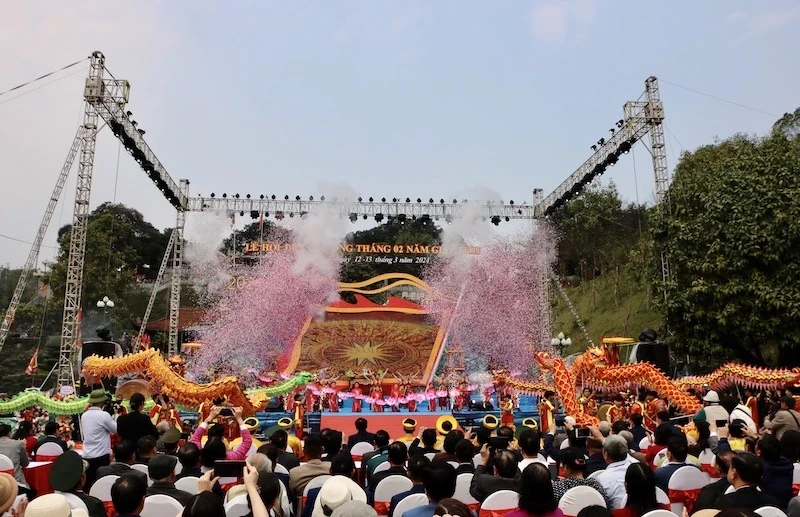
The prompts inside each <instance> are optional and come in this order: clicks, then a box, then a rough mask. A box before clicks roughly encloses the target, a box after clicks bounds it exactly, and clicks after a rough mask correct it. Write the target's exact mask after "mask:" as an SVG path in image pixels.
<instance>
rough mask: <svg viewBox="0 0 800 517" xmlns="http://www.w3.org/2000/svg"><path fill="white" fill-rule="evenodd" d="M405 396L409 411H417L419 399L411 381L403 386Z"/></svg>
mask: <svg viewBox="0 0 800 517" xmlns="http://www.w3.org/2000/svg"><path fill="white" fill-rule="evenodd" d="M403 396H404V397H406V407H407V408H408V412H409V413H416V411H417V399H416V398H414V397H415V396H416V393H415V392H414V386H412V385H411V383H407V384H405V385H404V386H403Z"/></svg>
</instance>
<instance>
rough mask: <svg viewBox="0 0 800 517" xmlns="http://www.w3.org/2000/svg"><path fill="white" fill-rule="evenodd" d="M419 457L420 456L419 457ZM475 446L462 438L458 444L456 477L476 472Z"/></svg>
mask: <svg viewBox="0 0 800 517" xmlns="http://www.w3.org/2000/svg"><path fill="white" fill-rule="evenodd" d="M418 456H419V455H418ZM474 457H475V446H474V445H472V442H471V441H469V440H467V439H466V438H462V439H461V440H459V441H458V443H457V444H456V458H457V461H458V468H456V475H459V474H472V473H474V472H475V463H474V462H473V458H474Z"/></svg>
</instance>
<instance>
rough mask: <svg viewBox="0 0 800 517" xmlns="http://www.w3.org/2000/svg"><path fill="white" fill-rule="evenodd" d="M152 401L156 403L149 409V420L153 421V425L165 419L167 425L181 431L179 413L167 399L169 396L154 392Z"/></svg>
mask: <svg viewBox="0 0 800 517" xmlns="http://www.w3.org/2000/svg"><path fill="white" fill-rule="evenodd" d="M153 402H155V403H156V404H155V406H153V409H151V410H150V421H151V422H153V425H158V423H159V422H164V421H166V422H167V423H168V424H169V427H176V428H177V429H178V431H181V432H183V427H182V423H181V415H180V413H178V410H177V409H175V406H174V405H173V404H172V402H170V401H169V397H168V396H167V395H163V394H160V393H156V394H155V395H153Z"/></svg>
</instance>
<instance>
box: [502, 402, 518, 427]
mask: <svg viewBox="0 0 800 517" xmlns="http://www.w3.org/2000/svg"><path fill="white" fill-rule="evenodd" d="M500 410H501V411H502V413H501V414H500V425H504V426H506V427H510V428H511V429H515V428H516V427H515V426H514V401H512V400H511V396H509V395H506V396H505V397H503V401H502V402H500Z"/></svg>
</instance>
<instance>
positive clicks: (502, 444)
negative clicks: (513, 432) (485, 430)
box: [489, 436, 510, 449]
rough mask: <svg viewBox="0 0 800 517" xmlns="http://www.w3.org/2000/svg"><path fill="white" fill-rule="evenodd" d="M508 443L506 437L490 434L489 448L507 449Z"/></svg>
mask: <svg viewBox="0 0 800 517" xmlns="http://www.w3.org/2000/svg"><path fill="white" fill-rule="evenodd" d="M509 443H510V442H509V441H508V438H501V437H499V436H492V437H491V438H489V448H490V449H507V448H508V444H509Z"/></svg>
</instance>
